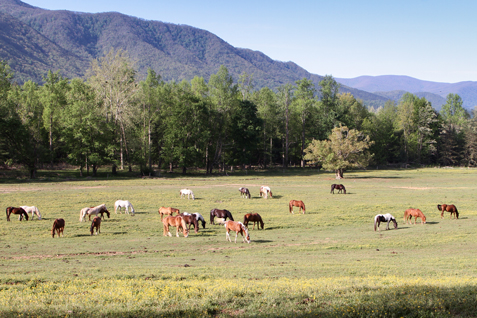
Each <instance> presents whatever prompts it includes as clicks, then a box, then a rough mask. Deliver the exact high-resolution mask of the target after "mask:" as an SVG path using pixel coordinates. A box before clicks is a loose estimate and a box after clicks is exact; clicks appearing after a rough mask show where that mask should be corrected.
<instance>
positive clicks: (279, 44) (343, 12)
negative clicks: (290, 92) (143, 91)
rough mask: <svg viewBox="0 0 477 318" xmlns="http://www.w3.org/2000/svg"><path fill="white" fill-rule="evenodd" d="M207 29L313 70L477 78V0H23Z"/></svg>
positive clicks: (423, 77) (348, 75)
mask: <svg viewBox="0 0 477 318" xmlns="http://www.w3.org/2000/svg"><path fill="white" fill-rule="evenodd" d="M23 1H24V2H26V3H28V4H30V5H33V6H36V7H40V8H43V9H49V10H70V11H77V12H91V13H98V12H109V11H115V12H120V13H124V14H127V15H130V16H134V17H138V18H142V19H146V20H156V21H162V22H168V23H174V24H185V25H189V26H193V27H196V28H199V29H204V30H207V31H209V32H211V33H213V34H215V35H217V36H218V37H220V38H221V39H223V40H224V41H226V42H227V43H229V44H231V45H232V46H235V47H239V48H247V49H251V50H255V51H260V52H263V53H264V54H266V55H267V56H269V57H270V58H272V59H274V60H278V61H283V62H288V61H292V62H294V63H296V64H298V65H299V66H301V67H303V68H304V69H306V70H307V71H309V72H310V73H314V74H318V75H332V76H333V77H335V78H354V77H358V76H362V75H371V76H378V75H407V76H411V77H414V78H417V79H420V80H427V81H433V82H444V83H456V82H461V81H477V63H476V62H477V20H476V19H475V15H476V13H477V1H475V0H360V1H358V0H326V1H322V0H315V1H313V0H297V1H290V0H287V1H282V0H255V1H252V0H241V1H228V0H200V1H198V0H133V1H131V0H128V1H125V0H114V1H113V0H81V1H78V0H23Z"/></svg>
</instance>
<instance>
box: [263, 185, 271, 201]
mask: <svg viewBox="0 0 477 318" xmlns="http://www.w3.org/2000/svg"><path fill="white" fill-rule="evenodd" d="M262 194H263V195H265V197H264V198H265V199H268V195H269V194H270V198H273V194H272V190H270V187H267V186H261V187H260V196H262Z"/></svg>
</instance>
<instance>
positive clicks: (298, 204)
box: [288, 200, 305, 214]
mask: <svg viewBox="0 0 477 318" xmlns="http://www.w3.org/2000/svg"><path fill="white" fill-rule="evenodd" d="M294 206H296V207H297V208H300V212H301V211H302V210H303V214H305V203H303V201H298V200H291V201H290V203H288V209H289V210H290V213H291V214H294V213H293V207H294Z"/></svg>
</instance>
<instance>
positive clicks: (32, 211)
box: [20, 205, 41, 220]
mask: <svg viewBox="0 0 477 318" xmlns="http://www.w3.org/2000/svg"><path fill="white" fill-rule="evenodd" d="M20 208H22V209H23V210H25V212H26V213H27V214H31V219H32V220H33V216H35V214H36V216H37V217H38V220H41V214H40V210H38V208H37V207H36V206H26V205H23V206H21V207H20Z"/></svg>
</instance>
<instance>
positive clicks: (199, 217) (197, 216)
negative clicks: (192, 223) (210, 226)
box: [182, 212, 207, 229]
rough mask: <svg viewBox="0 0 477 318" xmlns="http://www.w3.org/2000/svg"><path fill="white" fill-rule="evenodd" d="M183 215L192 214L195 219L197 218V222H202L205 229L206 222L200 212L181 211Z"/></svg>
mask: <svg viewBox="0 0 477 318" xmlns="http://www.w3.org/2000/svg"><path fill="white" fill-rule="evenodd" d="M182 214H184V215H192V216H194V217H195V219H196V220H197V222H199V221H200V222H201V223H202V228H203V229H205V224H207V222H205V219H204V217H203V216H202V215H201V214H200V213H192V214H191V213H188V212H184V213H182Z"/></svg>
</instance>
